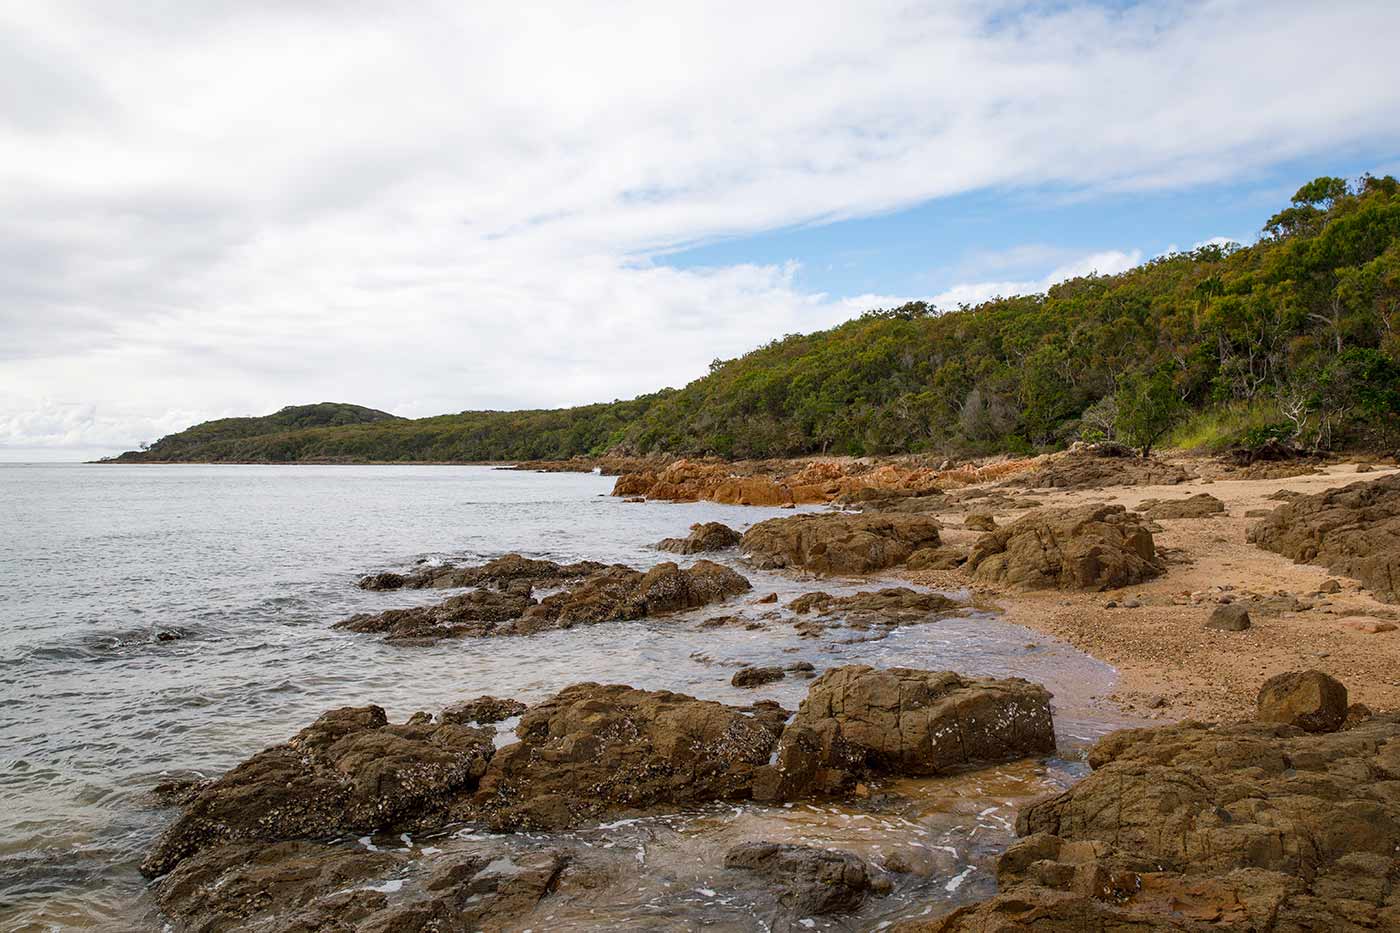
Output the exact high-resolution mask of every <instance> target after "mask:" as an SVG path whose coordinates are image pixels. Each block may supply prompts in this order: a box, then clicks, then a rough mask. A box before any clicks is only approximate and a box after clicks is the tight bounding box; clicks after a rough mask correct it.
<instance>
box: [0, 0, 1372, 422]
mask: <svg viewBox="0 0 1400 933" xmlns="http://www.w3.org/2000/svg"><path fill="white" fill-rule="evenodd" d="M1348 21H1354V22H1356V23H1360V24H1364V28H1348V27H1347V22H1348ZM1397 26H1400V9H1397V8H1396V7H1395V6H1394V5H1393V4H1391V3H1388V2H1358V3H1355V4H1349V5H1348V6H1347V7H1346V9H1345V10H1343V11H1339V10H1337V9H1333V8H1323V7H1318V6H1316V5H1315V4H1310V3H1306V2H1292V3H1282V4H1279V3H1273V4H1256V3H1244V2H1226V0H1219V2H1191V3H1185V4H1178V5H1172V6H1170V7H1169V8H1163V7H1161V6H1159V5H1144V6H1143V7H1141V8H1138V9H1135V10H1129V11H1127V12H1119V11H1116V10H1112V9H1105V8H1101V7H1096V6H1092V5H1088V4H1081V3H1071V4H1067V5H1065V4H1055V5H1046V6H1042V5H1039V4H1029V5H1027V4H1024V3H1020V2H1005V3H998V4H994V5H993V6H991V7H990V8H988V6H987V5H986V4H975V3H971V2H950V3H939V4H931V5H924V6H910V5H908V4H905V3H903V2H897V0H890V2H883V3H872V4H859V5H856V4H847V3H840V2H835V0H830V2H812V0H804V2H802V3H797V2H778V3H770V4H751V3H738V2H737V0H736V2H714V3H687V4H640V3H634V2H617V3H606V4H605V3H594V4H563V3H560V4H552V5H533V6H529V5H527V6H524V7H522V6H521V5H520V4H516V3H506V2H479V3H471V4H462V3H456V2H447V0H440V2H429V0H425V2H422V3H415V4H410V5H402V4H387V5H381V4H360V3H351V4H274V3H244V4H209V3H185V2H182V3H156V4H138V5H122V4H110V3H102V2H95V0H94V2H89V3H79V2H67V3H65V2H60V0H53V2H48V3H43V4H12V5H9V6H8V7H6V8H5V9H3V10H0V80H3V81H4V83H5V86H6V87H10V88H23V89H24V93H22V94H20V93H15V94H8V95H4V96H3V97H0V424H3V425H4V428H3V432H4V433H3V434H0V438H4V439H5V440H3V441H0V442H3V443H7V444H10V446H11V447H19V446H48V445H63V444H69V445H82V444H89V445H98V444H101V445H106V444H110V445H111V446H112V447H113V449H120V448H122V447H127V446H130V445H131V444H134V443H136V442H137V441H140V440H143V439H150V435H151V434H153V433H156V432H158V431H163V430H167V427H166V426H167V425H169V426H170V428H175V427H181V426H183V423H187V422H188V421H191V420H197V419H199V418H204V417H212V416H216V415H220V414H226V413H255V412H262V411H271V410H274V409H276V408H278V407H280V406H281V405H283V404H287V403H295V402H307V401H317V400H322V399H337V400H345V401H355V402H360V403H363V404H368V405H372V406H375V407H379V408H386V409H389V410H393V411H396V412H398V413H401V414H428V413H433V412H438V411H447V410H458V409H462V408H467V407H486V406H492V407H517V406H522V405H555V404H564V403H572V402H581V401H588V400H592V399H598V398H612V397H615V396H617V397H626V396H629V395H632V394H635V393H637V392H640V391H645V390H648V389H652V388H656V387H659V386H661V385H666V384H672V385H675V384H681V383H684V382H686V381H687V380H689V379H691V378H694V377H696V376H698V375H700V374H702V373H703V372H704V370H705V365H706V364H707V363H708V362H709V360H710V359H712V358H714V357H722V356H733V355H735V354H737V353H740V352H743V351H744V350H746V349H748V348H750V347H752V346H754V345H757V344H759V343H761V342H763V341H765V340H767V339H770V338H771V337H773V336H776V335H779V334H782V333H785V332H789V331H797V330H810V329H812V328H815V327H821V326H826V325H828V324H830V323H833V322H835V321H837V320H840V319H842V318H843V317H846V316H849V315H850V314H851V313H853V312H854V311H856V310H859V309H858V308H855V307H853V306H852V304H851V303H850V302H849V301H848V300H843V299H840V298H837V297H833V296H825V295H819V294H811V293H808V292H806V291H804V289H802V288H801V287H800V285H799V280H798V279H797V278H796V274H795V270H794V269H793V267H791V266H782V265H777V266H770V265H754V266H749V265H741V266H735V267H732V268H724V269H713V270H703V271H695V270H690V271H679V270H676V269H671V268H667V267H665V266H663V265H659V264H656V263H654V262H653V261H652V260H651V259H650V258H649V257H652V256H655V255H658V254H659V253H661V252H662V251H665V250H667V249H671V248H674V247H675V246H677V245H679V244H687V243H695V242H702V241H705V240H707V239H709V238H713V237H716V236H722V235H730V234H743V233H749V232H755V231H761V230H765V229H770V228H773V227H777V226H784V225H791V224H800V223H813V222H822V221H825V220H830V219H837V218H844V217H853V216H861V215H867V214H871V213H876V212H880V211H887V210H893V209H897V208H900V207H904V206H908V205H911V204H914V203H918V202H921V201H924V200H927V199H930V198H937V197H940V196H944V195H949V194H953V193H957V192H962V191H968V190H973V189H978V188H984V187H987V186H1029V185H1038V184H1054V185H1057V186H1064V187H1067V188H1069V189H1071V190H1076V191H1089V192H1092V191H1100V190H1113V191H1123V190H1144V189H1153V188H1170V187H1175V186H1180V185H1184V184H1191V183H1196V182H1202V181H1216V180H1222V179H1229V178H1233V177H1240V176H1243V175H1247V174H1248V173H1250V172H1251V171H1253V170H1255V169H1258V168H1259V167H1262V166H1265V165H1269V164H1273V163H1275V162H1278V161H1280V160H1285V159H1289V158H1296V157H1300V156H1302V155H1306V154H1308V153H1315V152H1318V151H1324V150H1326V151H1331V150H1332V149H1334V148H1335V147H1337V146H1341V145H1352V146H1355V145H1362V144H1368V145H1381V144H1390V143H1391V142H1393V141H1394V140H1396V138H1397V137H1400V61H1397V59H1396V57H1395V56H1394V55H1393V52H1392V49H1391V45H1392V37H1393V35H1394V33H1395V27H1397ZM1297 61H1307V62H1309V63H1311V67H1309V68H1306V69H1302V68H1292V67H1290V68H1280V67H1278V63H1279V62H1297ZM1223 76H1228V80H1227V79H1225V78H1224V77H1223ZM1131 255H1132V254H1128V253H1122V254H1103V256H1100V257H1097V258H1093V259H1094V261H1096V262H1099V263H1103V262H1106V261H1108V259H1107V258H1106V257H1110V256H1118V257H1120V259H1121V257H1125V256H1131ZM1070 258H1071V257H1065V256H1062V255H1057V256H1055V257H1054V258H1053V259H1050V260H1048V261H1052V262H1056V263H1067V262H1069V261H1070ZM1091 258H1092V257H1091ZM1022 259H1025V257H1022ZM1086 261H1089V260H1087V259H1086ZM1042 267H1043V266H1042ZM1094 268H1097V269H1098V270H1099V271H1102V272H1107V271H1111V268H1110V267H1107V266H1104V265H1098V266H1094ZM999 271H1000V270H997V269H988V270H987V273H988V274H989V276H997V277H1008V278H1009V276H1007V272H1010V271H1011V267H1009V266H1008V267H1006V271H1000V275H999V276H998V272H999ZM1019 274H1020V273H1017V272H1011V275H1013V276H1014V275H1019ZM1056 274H1059V273H1058V270H1057V273H1056ZM1039 281H1041V280H1039V279H1037V282H1036V283H1038V282H1039ZM1045 281H1048V279H1046V280H1045ZM1036 283H1031V284H1036ZM988 284H989V283H981V284H978V285H969V286H964V287H963V288H964V291H963V292H962V293H960V294H963V295H966V296H968V297H969V298H970V297H973V296H974V292H975V291H976V290H977V289H980V288H985V287H988ZM1025 284H1026V283H1024V282H1019V281H1015V280H1011V281H1007V282H999V283H998V282H992V283H990V285H992V286H998V287H1006V286H1015V287H1021V286H1024V285H1025ZM871 298H872V299H873V298H874V296H871ZM940 298H941V299H942V298H945V296H940ZM891 303H893V301H891ZM84 405H91V406H94V407H93V408H91V409H87V408H84V407H83V406H84ZM61 412H69V413H70V415H60V414H57V413H61ZM73 412H86V413H87V414H83V415H73V414H71V413H73ZM54 418H57V419H58V420H57V421H54V420H53V419H54ZM177 418H178V419H180V420H179V421H176V420H175V419H177Z"/></svg>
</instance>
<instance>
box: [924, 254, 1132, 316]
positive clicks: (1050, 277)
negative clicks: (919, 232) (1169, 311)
mask: <svg viewBox="0 0 1400 933" xmlns="http://www.w3.org/2000/svg"><path fill="white" fill-rule="evenodd" d="M1141 262H1142V250H1139V249H1134V250H1129V251H1127V252H1124V251H1122V250H1116V249H1114V250H1106V251H1104V252H1101V253H1091V254H1089V255H1087V256H1080V257H1078V258H1076V259H1074V260H1072V261H1070V262H1066V263H1064V264H1062V265H1059V266H1056V267H1055V268H1054V269H1053V270H1051V271H1050V273H1049V274H1047V275H1045V276H1043V277H1041V278H1038V279H1023V280H1019V281H1016V280H1012V281H1001V282H966V283H963V284H959V285H954V286H953V287H952V288H949V289H946V290H944V291H942V292H940V293H939V294H937V295H935V296H933V299H932V301H933V303H934V304H935V305H937V306H938V307H940V308H944V309H949V308H955V307H957V306H958V305H964V304H968V305H975V304H977V303H978V302H981V301H987V300H988V299H991V298H997V297H1002V298H1010V297H1012V296H1013V295H1036V294H1039V293H1041V292H1044V291H1045V290H1046V289H1048V288H1049V287H1050V286H1051V285H1054V284H1056V283H1058V282H1064V281H1067V280H1069V279H1073V278H1078V277H1080V276H1084V275H1117V274H1118V273H1119V272H1126V271H1127V270H1129V269H1131V268H1133V266H1136V265H1138V264H1140V263H1141Z"/></svg>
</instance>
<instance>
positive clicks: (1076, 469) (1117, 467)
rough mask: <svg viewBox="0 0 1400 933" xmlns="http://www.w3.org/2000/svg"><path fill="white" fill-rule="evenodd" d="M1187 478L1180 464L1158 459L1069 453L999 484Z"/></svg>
mask: <svg viewBox="0 0 1400 933" xmlns="http://www.w3.org/2000/svg"><path fill="white" fill-rule="evenodd" d="M1190 478H1191V476H1190V474H1188V473H1187V472H1186V471H1185V470H1183V469H1182V468H1181V467H1179V466H1176V465H1175V464H1171V463H1164V462H1162V461H1160V460H1151V459H1147V460H1144V459H1143V458H1141V457H1101V456H1097V455H1095V454H1094V453H1071V454H1066V455H1065V456H1062V457H1055V458H1052V459H1050V460H1049V461H1047V462H1046V463H1044V464H1043V465H1042V466H1041V467H1040V469H1037V470H1032V471H1029V472H1026V473H1020V474H1017V475H1016V476H1014V477H1012V478H1011V479H1009V480H1006V481H1005V482H1004V483H1003V484H1002V485H1004V486H1020V487H1024V488H1028V489H1099V488H1104V487H1108V486H1160V485H1175V484H1177V483H1184V482H1186V481H1187V480H1188V479H1190Z"/></svg>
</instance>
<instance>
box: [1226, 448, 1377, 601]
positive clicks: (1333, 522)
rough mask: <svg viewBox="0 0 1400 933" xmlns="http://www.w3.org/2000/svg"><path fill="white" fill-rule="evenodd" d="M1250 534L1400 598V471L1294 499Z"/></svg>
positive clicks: (1269, 547) (1260, 541)
mask: <svg viewBox="0 0 1400 933" xmlns="http://www.w3.org/2000/svg"><path fill="white" fill-rule="evenodd" d="M1248 538H1249V540H1250V541H1251V542H1252V543H1254V544H1256V545H1258V546H1259V547H1262V548H1265V549H1266V550H1270V551H1274V552H1276V553H1279V554H1282V555H1284V556H1285V557H1291V558H1292V559H1293V560H1295V561H1297V562H1299V563H1311V564H1321V565H1322V566H1324V567H1326V568H1327V569H1328V570H1330V571H1332V572H1333V573H1339V574H1344V575H1346V576H1349V577H1353V578H1354V579H1356V580H1359V581H1361V583H1362V585H1364V586H1366V587H1367V588H1369V589H1370V590H1371V591H1372V592H1373V593H1374V594H1375V596H1376V598H1377V599H1380V600H1382V601H1384V602H1400V475H1391V476H1384V477H1381V478H1380V479H1377V480H1371V481H1363V482H1358V483H1352V484H1350V485H1348V486H1343V487H1342V488H1340V489H1329V490H1326V491H1325V492H1321V493H1318V494H1316V495H1312V496H1303V497H1300V498H1297V499H1294V500H1293V501H1291V502H1288V503H1286V504H1285V505H1282V506H1280V507H1279V508H1277V509H1275V510H1274V511H1273V513H1272V514H1270V515H1269V517H1268V518H1265V519H1263V520H1261V521H1259V522H1258V523H1256V524H1255V525H1252V526H1251V527H1250V529H1249V532H1248Z"/></svg>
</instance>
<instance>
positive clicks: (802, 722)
mask: <svg viewBox="0 0 1400 933" xmlns="http://www.w3.org/2000/svg"><path fill="white" fill-rule="evenodd" d="M1054 750H1055V729H1054V722H1053V720H1052V718H1051V715H1050V694H1049V692H1047V691H1046V690H1045V688H1044V687H1041V686H1039V685H1037V684H1032V683H1028V682H1027V681H1024V680H1021V679H1019V678H1010V679H1007V680H991V679H985V680H973V679H968V678H964V677H961V676H959V675H958V674H954V673H952V672H950V671H939V672H934V671H918V670H911V669H908V668H891V669H888V670H877V669H875V668H872V667H865V666H863V665H851V666H847V667H838V668H834V669H832V670H829V671H827V672H826V673H824V674H823V675H822V676H821V677H819V678H818V679H817V680H815V681H813V683H812V686H811V688H810V689H809V690H808V692H807V698H806V699H805V700H803V702H802V705H801V707H800V708H799V709H798V712H797V715H796V717H794V719H793V720H792V722H791V723H790V724H789V725H788V727H787V729H786V730H785V731H784V732H783V736H782V741H781V742H780V743H779V744H778V749H777V757H776V759H775V761H774V763H773V764H772V765H771V766H768V767H766V768H764V770H763V772H762V774H760V775H759V777H758V780H757V782H756V784H755V788H754V794H755V796H756V797H758V798H760V799H765V800H790V799H793V798H796V797H802V796H808V795H811V794H829V793H838V792H841V791H843V790H845V789H847V788H848V787H850V786H851V785H852V784H854V783H855V782H856V781H857V780H858V779H860V778H864V777H874V776H879V775H908V776H927V775H935V774H940V773H943V772H946V771H948V770H951V769H953V768H958V767H962V766H965V765H968V764H970V763H973V762H997V761H1006V760H1009V759H1014V758H1024V757H1026V756H1030V755H1047V754H1050V753H1051V752H1053V751H1054Z"/></svg>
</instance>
